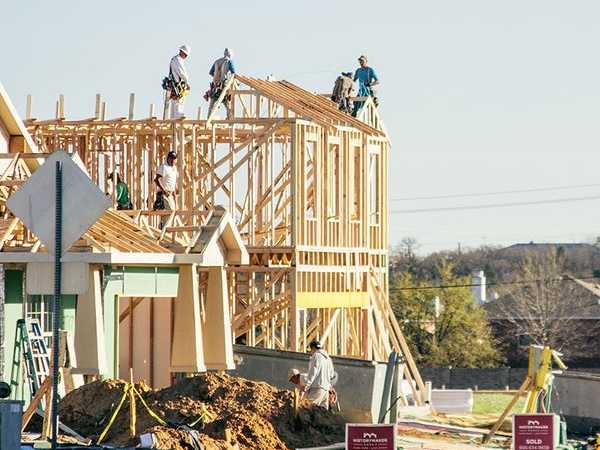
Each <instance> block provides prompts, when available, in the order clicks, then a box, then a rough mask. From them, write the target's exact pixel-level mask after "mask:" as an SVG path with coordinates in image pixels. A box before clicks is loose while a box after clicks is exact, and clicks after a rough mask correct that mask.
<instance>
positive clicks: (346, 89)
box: [331, 72, 354, 114]
mask: <svg viewBox="0 0 600 450" xmlns="http://www.w3.org/2000/svg"><path fill="white" fill-rule="evenodd" d="M353 95H354V81H353V80H352V72H342V74H341V75H340V76H339V77H337V79H336V80H335V85H334V86H333V93H332V94H331V100H332V101H333V102H334V103H337V105H338V108H339V109H340V111H344V112H346V113H348V114H352V112H353V111H354V108H353V106H352V100H351V97H352V96H353Z"/></svg>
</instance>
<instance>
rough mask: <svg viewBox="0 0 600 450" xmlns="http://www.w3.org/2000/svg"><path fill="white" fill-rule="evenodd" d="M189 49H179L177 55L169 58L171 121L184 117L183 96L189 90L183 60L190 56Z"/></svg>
mask: <svg viewBox="0 0 600 450" xmlns="http://www.w3.org/2000/svg"><path fill="white" fill-rule="evenodd" d="M190 51H191V48H190V46H189V45H182V46H181V47H179V52H178V53H177V55H175V56H173V58H171V64H170V65H169V79H170V80H171V86H170V89H168V91H169V92H168V93H167V95H168V96H169V97H168V98H169V102H170V108H171V119H180V118H182V117H183V116H184V102H185V96H186V95H187V93H188V92H189V90H190V79H189V77H188V73H187V70H186V69H185V63H184V60H185V59H186V58H187V57H188V56H190Z"/></svg>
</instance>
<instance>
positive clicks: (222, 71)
mask: <svg viewBox="0 0 600 450" xmlns="http://www.w3.org/2000/svg"><path fill="white" fill-rule="evenodd" d="M208 74H209V75H210V76H211V77H212V81H211V83H210V88H209V89H208V91H207V92H206V94H204V99H205V100H206V101H209V100H210V105H209V107H208V115H209V116H210V114H211V112H212V110H213V107H214V105H215V102H216V101H217V100H218V98H219V97H220V96H221V93H222V92H223V89H224V88H225V86H226V84H227V82H228V81H229V79H230V78H231V77H232V76H233V75H234V74H235V66H234V65H233V50H231V49H230V48H226V49H225V51H224V52H223V57H222V58H219V59H217V60H216V61H215V62H214V63H213V65H212V67H211V68H210V70H209V72H208ZM230 100H231V96H230V95H227V96H225V98H224V99H223V104H224V105H225V108H227V110H228V111H229V101H230Z"/></svg>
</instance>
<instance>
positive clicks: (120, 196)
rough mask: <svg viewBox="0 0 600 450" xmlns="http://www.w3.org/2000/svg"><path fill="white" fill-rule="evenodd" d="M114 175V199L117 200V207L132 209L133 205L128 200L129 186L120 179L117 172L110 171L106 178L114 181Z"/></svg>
mask: <svg viewBox="0 0 600 450" xmlns="http://www.w3.org/2000/svg"><path fill="white" fill-rule="evenodd" d="M115 176H116V178H117V181H116V192H115V200H116V201H117V209H133V205H132V204H131V201H130V200H129V188H128V187H127V184H126V183H125V182H124V181H122V180H121V177H120V176H119V174H118V173H114V172H111V174H110V175H109V176H108V179H109V180H110V181H112V182H113V183H114V182H115Z"/></svg>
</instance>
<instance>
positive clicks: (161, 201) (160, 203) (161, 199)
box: [152, 191, 165, 211]
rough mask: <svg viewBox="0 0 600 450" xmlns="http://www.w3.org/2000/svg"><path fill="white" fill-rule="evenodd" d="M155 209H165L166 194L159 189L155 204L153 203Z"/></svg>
mask: <svg viewBox="0 0 600 450" xmlns="http://www.w3.org/2000/svg"><path fill="white" fill-rule="evenodd" d="M152 208H153V209H154V211H159V210H162V209H165V196H164V193H163V192H162V191H158V192H157V193H156V200H154V205H152Z"/></svg>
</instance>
